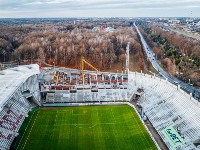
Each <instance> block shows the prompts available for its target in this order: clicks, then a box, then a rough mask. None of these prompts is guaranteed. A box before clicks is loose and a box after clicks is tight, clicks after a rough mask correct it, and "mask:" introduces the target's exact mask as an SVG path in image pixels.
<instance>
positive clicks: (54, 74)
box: [53, 72, 59, 83]
mask: <svg viewBox="0 0 200 150" xmlns="http://www.w3.org/2000/svg"><path fill="white" fill-rule="evenodd" d="M53 76H54V77H55V78H56V82H57V83H58V81H59V80H58V76H57V75H56V72H54V73H53Z"/></svg>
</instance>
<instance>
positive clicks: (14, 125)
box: [0, 97, 32, 149]
mask: <svg viewBox="0 0 200 150" xmlns="http://www.w3.org/2000/svg"><path fill="white" fill-rule="evenodd" d="M31 108H32V106H31V104H30V103H29V102H28V101H27V100H25V99H24V98H23V97H21V98H19V99H15V98H12V99H10V100H9V101H8V102H7V104H6V105H5V107H4V108H3V110H2V111H1V112H0V149H7V148H8V147H9V146H10V145H11V143H12V141H13V139H14V137H15V136H16V135H17V132H18V130H19V128H20V126H21V124H22V123H23V121H24V119H25V116H26V115H27V114H28V112H29V111H30V109H31Z"/></svg>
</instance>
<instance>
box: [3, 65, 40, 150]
mask: <svg viewBox="0 0 200 150" xmlns="http://www.w3.org/2000/svg"><path fill="white" fill-rule="evenodd" d="M37 74H39V67H38V65H28V66H20V67H15V68H11V69H6V70H3V71H1V72H0V84H1V88H0V149H1V150H4V149H8V148H9V147H10V145H11V144H12V141H13V140H14V138H15V137H16V136H17V135H18V130H19V128H20V126H21V125H22V123H23V121H24V119H25V117H27V115H28V112H29V111H30V110H31V109H32V108H33V107H34V106H35V105H40V93H39V84H38V79H37Z"/></svg>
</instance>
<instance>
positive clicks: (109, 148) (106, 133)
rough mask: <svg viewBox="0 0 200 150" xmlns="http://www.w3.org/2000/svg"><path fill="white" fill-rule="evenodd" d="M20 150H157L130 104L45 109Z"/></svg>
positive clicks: (39, 114)
mask: <svg viewBox="0 0 200 150" xmlns="http://www.w3.org/2000/svg"><path fill="white" fill-rule="evenodd" d="M17 149H18V150H73V149H80V150H94V149H96V150H156V149H157V148H156V146H155V145H154V143H153V141H152V139H151V138H150V136H149V135H148V133H147V131H146V130H145V128H144V126H143V124H142V122H141V121H140V120H139V118H138V116H137V114H136V113H135V112H134V110H133V109H132V108H131V107H130V106H128V105H113V106H81V107H54V108H42V109H39V110H38V111H36V112H35V113H34V115H33V117H32V119H31V122H30V123H29V125H28V128H27V130H26V132H25V133H24V134H23V136H22V139H21V141H20V143H19V145H18V148H17Z"/></svg>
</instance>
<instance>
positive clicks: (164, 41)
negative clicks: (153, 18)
mask: <svg viewBox="0 0 200 150" xmlns="http://www.w3.org/2000/svg"><path fill="white" fill-rule="evenodd" d="M140 29H141V31H142V34H143V35H144V36H145V38H146V40H147V41H148V43H149V44H150V45H151V47H152V48H153V50H154V52H155V54H156V57H157V59H158V60H160V62H161V65H162V67H163V68H164V69H166V70H167V71H168V72H169V73H170V74H171V75H174V76H176V77H177V78H179V79H181V80H183V81H185V82H186V83H187V82H190V83H192V84H194V85H196V86H200V43H199V41H196V40H193V39H188V38H185V37H183V36H181V35H177V34H175V33H171V32H167V31H164V30H162V29H161V28H160V27H158V26H156V25H155V24H153V23H152V24H149V23H148V24H143V25H141V28H140Z"/></svg>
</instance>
